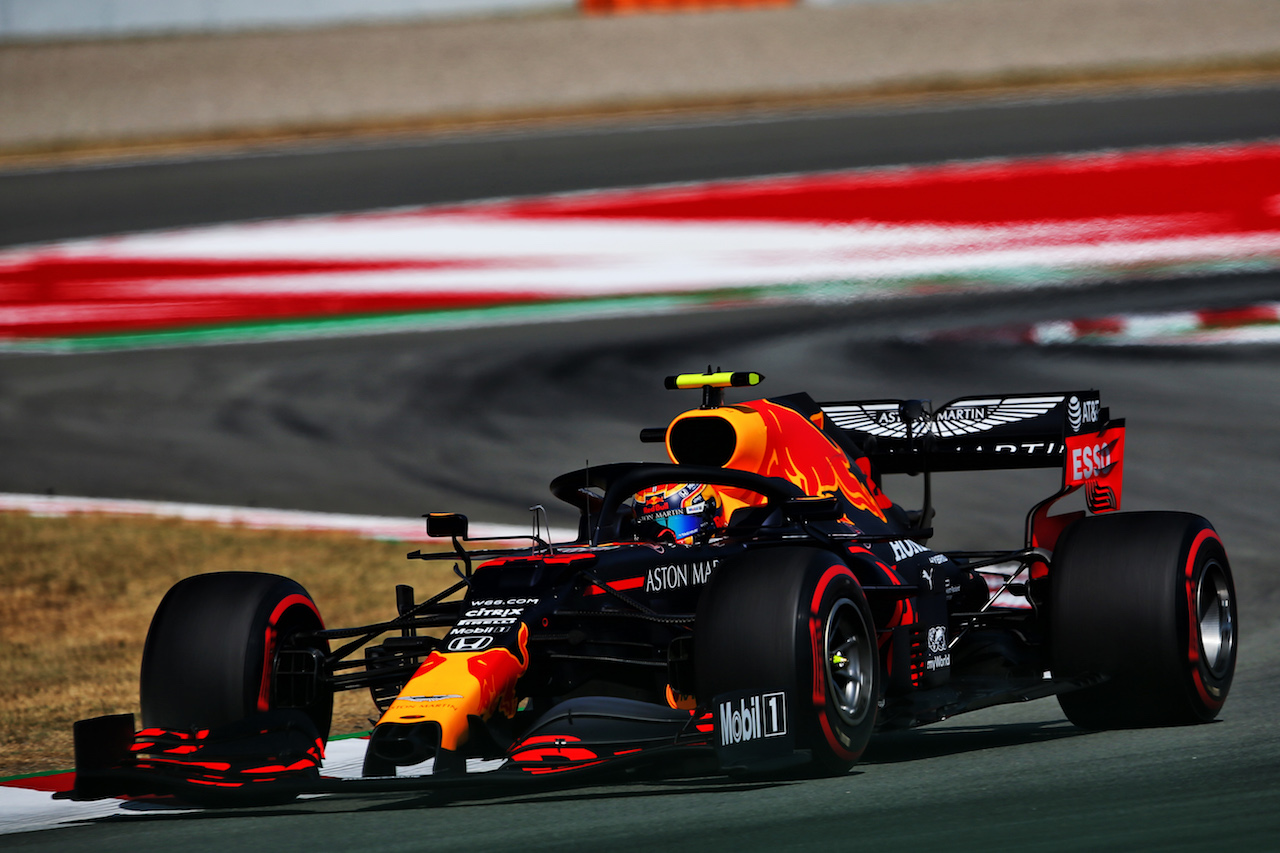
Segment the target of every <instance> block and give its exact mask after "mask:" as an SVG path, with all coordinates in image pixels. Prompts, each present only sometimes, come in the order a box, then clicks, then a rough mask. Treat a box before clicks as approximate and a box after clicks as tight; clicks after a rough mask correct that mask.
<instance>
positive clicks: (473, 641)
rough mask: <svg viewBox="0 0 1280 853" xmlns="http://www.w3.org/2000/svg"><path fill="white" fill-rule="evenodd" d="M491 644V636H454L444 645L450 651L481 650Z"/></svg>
mask: <svg viewBox="0 0 1280 853" xmlns="http://www.w3.org/2000/svg"><path fill="white" fill-rule="evenodd" d="M491 645H493V637H489V636H483V635H482V636H479V637H454V638H453V639H452V640H450V641H449V644H448V645H447V646H445V648H446V649H448V650H449V651H451V652H481V651H484V650H485V649H487V648H489V646H491Z"/></svg>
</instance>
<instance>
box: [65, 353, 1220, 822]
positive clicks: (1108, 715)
mask: <svg viewBox="0 0 1280 853" xmlns="http://www.w3.org/2000/svg"><path fill="white" fill-rule="evenodd" d="M761 378H762V377H761V376H760V375H759V374H755V373H723V372H721V373H712V372H708V373H705V374H686V375H681V376H676V377H670V378H669V379H668V380H667V385H668V387H670V388H673V389H692V390H695V391H701V394H702V401H701V406H699V407H698V408H694V409H691V410H689V411H686V412H684V413H683V414H680V415H679V416H677V417H676V418H675V419H674V420H673V421H672V422H671V423H670V424H669V425H667V426H666V427H663V428H657V429H646V430H643V431H642V433H641V438H642V440H644V441H649V442H661V443H663V444H664V445H665V448H666V451H667V455H668V457H669V459H670V461H669V462H667V463H663V464H652V463H615V464H608V465H600V466H592V467H589V468H585V469H582V470H578V471H572V472H570V473H567V474H563V475H561V476H559V477H557V478H556V479H555V480H553V481H552V483H551V491H552V493H553V494H554V495H555V496H556V497H557V498H559V499H561V500H564V501H567V502H568V503H570V504H572V505H573V506H575V507H576V508H577V509H578V511H579V513H580V515H579V526H578V535H577V537H576V538H575V539H574V540H573V541H571V542H559V543H556V542H549V541H546V539H545V538H544V537H543V536H542V535H539V530H540V528H539V527H538V526H537V525H536V524H535V529H534V533H533V535H532V536H530V537H529V544H528V547H521V548H515V549H513V548H510V547H508V548H504V549H486V543H485V542H483V541H480V540H474V539H472V540H468V535H467V520H466V518H465V517H463V516H460V515H455V514H431V515H429V516H427V522H426V523H427V529H428V532H429V533H430V534H431V535H432V536H439V537H442V538H445V539H449V540H451V542H452V545H453V548H452V550H448V551H445V552H443V553H421V552H419V551H415V552H413V553H411V554H409V558H410V559H414V560H417V559H423V560H440V559H444V560H449V561H452V562H453V563H454V564H455V565H454V571H455V573H456V575H457V581H456V583H453V584H452V585H451V586H449V587H448V588H446V589H443V590H440V591H438V592H436V593H435V594H432V595H429V596H427V597H425V598H420V597H419V596H418V595H417V593H415V591H414V590H413V589H412V588H410V587H408V586H400V587H398V588H397V589H396V597H395V599H396V611H395V614H396V615H395V616H394V617H393V618H390V619H388V620H387V621H385V622H382V623H379V624H375V625H364V626H358V627H353V628H333V627H326V626H325V624H324V622H323V620H322V619H321V616H320V611H319V610H318V609H317V607H316V604H315V603H314V602H313V601H312V599H311V597H310V596H309V595H308V594H307V592H306V591H305V590H304V589H303V588H302V587H301V586H299V585H298V584H297V583H296V582H294V581H292V580H289V579H287V578H283V577H279V576H275V575H268V574H254V573H221V574H208V575H198V576H195V577H191V578H187V579H186V580H184V581H182V582H180V583H178V584H177V585H175V586H174V587H173V588H172V589H171V590H170V591H169V593H168V594H167V595H166V596H165V598H164V600H163V601H162V602H161V604H160V606H159V608H158V610H157V612H156V614H155V617H154V620H153V622H152V625H151V629H150V633H149V634H148V637H147V643H146V648H145V652H144V656H143V662H142V680H141V707H142V717H143V719H142V723H143V726H144V728H143V729H142V730H141V731H137V732H135V730H134V729H135V726H134V721H133V717H132V715H119V716H112V717H100V718H96V719H93V720H85V721H82V722H80V723H77V724H76V733H75V734H76V770H77V777H76V778H77V781H76V789H75V790H74V791H73V792H71V794H70V795H69V796H72V797H75V798H96V797H105V796H114V795H121V794H142V793H167V794H173V795H176V796H178V797H180V798H182V799H184V800H188V801H194V802H200V803H206V804H213V805H217V804H238V803H248V802H268V801H279V800H288V799H290V798H292V797H294V796H297V795H298V794H301V793H324V792H341V791H352V790H381V791H390V790H404V789H439V790H449V791H464V790H471V789H475V788H477V787H481V786H495V785H526V784H545V783H546V782H548V781H551V780H564V779H569V780H575V781H577V780H581V779H582V778H583V777H584V776H587V775H590V774H592V773H599V772H607V771H611V770H615V769H618V768H627V767H635V766H638V765H640V766H648V767H656V768H659V769H663V770H667V771H673V770H674V769H675V768H685V770H686V772H688V771H689V768H699V769H700V770H701V771H703V772H705V771H706V770H707V769H711V770H718V771H721V772H724V773H728V774H731V775H735V774H736V775H752V776H754V775H760V774H778V773H796V772H801V773H810V772H818V773H842V772H845V771H846V770H847V769H848V768H849V767H850V766H852V765H853V764H854V763H855V762H856V761H857V760H858V758H859V756H860V755H861V754H862V752H863V749H864V748H865V747H866V745H867V742H868V740H869V738H871V737H872V735H873V734H874V733H875V732H876V731H878V730H885V729H893V728H907V727H912V726H919V725H922V724H926V723H930V722H935V721H938V720H941V719H944V718H946V717H950V716H954V715H955V714H959V713H962V712H964V711H970V710H974V709H977V708H982V707H985V706H989V705H994V704H998V703H1004V702H1015V701H1023V700H1027V699H1032V698H1037V697H1044V696H1050V695H1056V696H1057V697H1058V701H1059V702H1060V704H1061V707H1062V709H1063V711H1064V712H1065V713H1066V715H1067V717H1068V718H1069V719H1070V720H1071V721H1072V722H1074V723H1075V724H1077V725H1079V726H1082V727H1085V728H1091V729H1106V728H1119V727H1138V726H1161V725H1177V724H1192V723H1199V722H1204V721H1208V720H1211V719H1213V718H1214V717H1215V715H1217V713H1218V711H1219V709H1220V708H1221V707H1222V705H1223V702H1224V701H1225V700H1226V697H1227V692H1228V690H1229V688H1230V686H1231V679H1232V674H1233V671H1234V667H1235V660H1236V646H1237V616H1236V601H1235V594H1234V590H1233V586H1232V579H1231V571H1230V568H1229V565H1228V561H1227V555H1226V552H1225V550H1224V548H1223V545H1222V542H1221V541H1220V539H1219V538H1218V536H1217V534H1216V533H1215V532H1214V529H1213V527H1212V526H1211V525H1210V524H1209V522H1208V521H1206V520H1205V519H1203V518H1200V517H1198V516H1194V515H1189V514H1185V513H1177V512H1140V513H1120V512H1118V510H1119V509H1120V502H1121V492H1122V488H1121V487H1122V474H1123V468H1124V443H1125V426H1124V422H1123V421H1122V420H1116V419H1113V418H1112V417H1111V415H1110V413H1109V411H1108V409H1107V408H1105V407H1103V406H1101V404H1100V400H1099V396H1098V394H1097V392H1095V391H1070V392H1060V393H1044V394H1013V395H1003V396H986V397H966V398H962V399H959V400H954V401H952V402H950V403H947V404H946V405H943V406H941V407H938V408H936V409H934V408H931V407H930V405H929V404H928V403H927V402H925V401H913V400H859V401H847V402H829V403H818V402H815V401H814V400H812V399H811V398H810V397H809V396H808V395H806V394H793V395H790V396H784V397H776V398H771V399H757V400H751V401H748V402H737V403H732V404H728V403H726V402H725V401H724V393H725V389H726V388H730V387H750V386H754V385H756V384H758V383H759V382H760V380H761ZM739 393H740V392H739ZM1015 468H1060V469H1061V471H1062V479H1061V487H1060V488H1059V489H1057V490H1056V491H1055V492H1054V493H1053V494H1051V495H1049V496H1048V497H1047V498H1045V499H1044V500H1043V501H1041V502H1040V503H1038V504H1037V505H1035V506H1034V507H1032V508H1031V510H1030V512H1029V513H1028V515H1027V519H1026V525H1025V538H1024V541H1023V542H1022V543H1021V544H1020V545H1018V547H1015V548H1012V549H1011V550H1010V549H1006V550H997V549H993V550H989V551H935V550H933V549H932V548H930V547H929V544H928V543H929V541H930V538H931V536H932V534H933V530H932V526H931V525H932V518H933V515H934V513H933V507H932V506H931V499H930V491H929V487H928V483H929V477H930V475H931V474H933V473H940V472H948V471H971V470H991V469H1015ZM896 473H909V474H921V475H923V479H924V484H925V489H924V502H923V506H922V507H921V508H920V509H917V510H907V509H904V508H903V507H902V506H900V505H899V504H897V503H895V502H893V501H892V500H890V499H889V497H888V496H886V495H885V493H884V492H883V491H882V488H881V482H882V481H881V477H882V475H885V474H896ZM1080 490H1082V491H1083V497H1084V504H1085V506H1086V509H1085V510H1080V511H1075V512H1067V513H1060V514H1051V508H1052V507H1053V506H1054V504H1055V502H1057V501H1058V500H1059V499H1061V498H1063V497H1065V496H1067V495H1069V494H1071V493H1073V492H1077V491H1080ZM464 543H465V544H464ZM356 689H359V690H368V691H370V692H371V694H372V698H373V701H374V703H375V704H376V705H377V708H378V710H379V711H380V713H381V717H380V719H379V720H378V721H377V724H376V726H375V727H374V729H373V731H372V734H371V736H370V738H369V740H368V747H367V752H366V755H365V758H364V764H363V776H362V778H345V779H337V778H330V777H327V776H325V775H323V773H322V772H321V758H322V755H323V752H324V748H325V740H326V737H327V735H328V729H329V723H330V716H331V710H332V704H333V696H334V694H335V692H337V691H342V690H356ZM476 759H481V760H482V761H477V760H476Z"/></svg>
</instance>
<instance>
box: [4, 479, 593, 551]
mask: <svg viewBox="0 0 1280 853" xmlns="http://www.w3.org/2000/svg"><path fill="white" fill-rule="evenodd" d="M0 512H27V513H30V514H32V515H39V516H67V515H80V514H86V513H99V514H103V515H123V516H146V517H151V518H181V519H185V520H187V521H208V522H213V523H215V524H222V525H226V526H228V527H247V528H251V529H255V530H317V531H343V532H348V533H354V534H356V535H358V536H363V537H365V538H366V539H384V540H390V541H394V542H428V543H434V544H437V545H441V546H442V547H444V546H447V545H448V541H447V540H443V539H432V538H430V537H428V536H427V532H426V521H425V520H424V519H422V518H393V517H387V516H376V515H348V514H345V513H336V512H304V511H301V510H292V509H265V508H259V507H240V506H213V505H208V504H188V503H172V502H167V501H141V500H121V499H116V498H84V497H68V496H63V495H26V494H15V493H11V492H0ZM532 529H533V528H532V525H530V526H527V527H526V526H519V525H514V524H485V523H472V524H470V525H469V530H470V534H471V535H472V536H474V537H490V536H492V537H510V539H511V541H519V538H520V537H525V536H528V535H529V534H530V532H531V531H532ZM548 533H549V535H550V536H551V539H552V540H553V541H557V542H568V541H571V540H573V539H574V538H576V535H577V534H576V532H575V531H571V530H567V529H564V528H551V529H550V531H544V538H545V536H546V535H547V534H548Z"/></svg>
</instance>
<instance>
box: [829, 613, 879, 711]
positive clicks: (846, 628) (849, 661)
mask: <svg viewBox="0 0 1280 853" xmlns="http://www.w3.org/2000/svg"><path fill="white" fill-rule="evenodd" d="M825 658H826V669H827V688H828V693H829V694H830V696H831V699H832V705H833V706H834V707H835V709H836V713H837V714H839V715H840V718H841V719H842V720H844V721H845V722H846V723H848V724H849V725H854V726H856V725H858V724H859V723H861V722H862V721H863V720H864V719H865V718H866V716H867V713H868V711H870V710H871V703H872V701H873V697H872V695H871V689H872V684H873V682H874V672H875V671H874V669H873V667H874V666H875V665H876V663H875V661H876V653H875V643H874V641H873V635H872V633H871V629H870V627H869V626H868V625H867V620H866V618H865V617H864V616H863V613H862V609H861V608H860V607H858V605H857V604H855V603H854V602H852V601H850V600H849V599H847V598H842V599H840V600H839V601H837V602H836V603H835V604H834V605H832V607H831V611H830V613H829V614H828V615H827V632H826V649H825Z"/></svg>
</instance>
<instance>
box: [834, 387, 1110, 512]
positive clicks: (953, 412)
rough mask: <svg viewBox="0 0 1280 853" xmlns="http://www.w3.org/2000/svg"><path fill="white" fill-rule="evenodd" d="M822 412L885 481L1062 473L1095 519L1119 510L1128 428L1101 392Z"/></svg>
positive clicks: (855, 403) (866, 404) (845, 405)
mask: <svg viewBox="0 0 1280 853" xmlns="http://www.w3.org/2000/svg"><path fill="white" fill-rule="evenodd" d="M820 405H821V407H822V411H823V413H824V414H825V416H826V417H827V419H828V420H829V421H830V422H831V424H833V425H834V426H836V427H838V428H839V429H840V430H841V431H842V432H843V434H844V435H845V436H847V437H848V438H851V439H853V441H854V442H855V443H856V444H857V445H858V446H859V447H860V448H861V449H862V451H863V452H864V453H866V455H867V456H868V457H869V458H870V460H871V462H872V464H873V465H875V467H876V468H877V469H878V470H879V471H880V472H881V473H883V474H917V473H921V472H925V471H991V470H1004V469H1013V468H1057V467H1061V468H1062V470H1063V488H1064V489H1066V488H1072V489H1074V488H1078V487H1080V486H1084V487H1085V488H1086V490H1087V494H1088V502H1089V506H1090V509H1092V510H1093V511H1094V512H1107V511H1110V510H1113V509H1118V508H1119V506H1120V490H1121V484H1122V473H1123V462H1124V421H1123V420H1122V419H1121V420H1112V419H1111V416H1110V412H1109V411H1108V410H1107V409H1106V408H1104V407H1103V406H1102V404H1101V399H1100V397H1099V395H1098V392H1097V391H1067V392H1061V393H1050V394H1007V395H1003V396H988V397H961V398H959V399H956V400H952V401H951V402H949V403H947V404H946V405H944V406H941V407H939V408H938V409H935V410H932V411H931V410H930V409H929V406H928V404H927V401H920V400H852V401H848V402H836V403H821V404H820Z"/></svg>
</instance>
